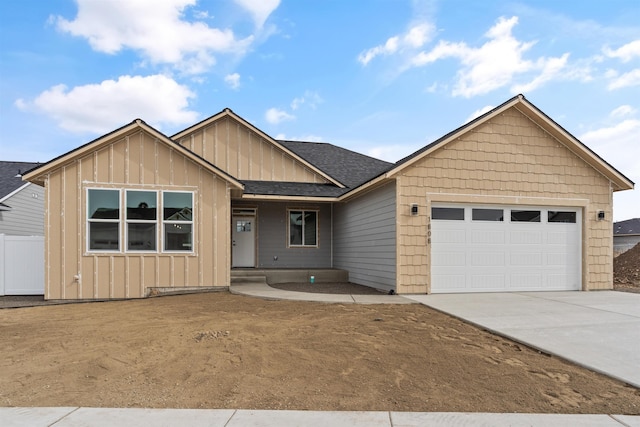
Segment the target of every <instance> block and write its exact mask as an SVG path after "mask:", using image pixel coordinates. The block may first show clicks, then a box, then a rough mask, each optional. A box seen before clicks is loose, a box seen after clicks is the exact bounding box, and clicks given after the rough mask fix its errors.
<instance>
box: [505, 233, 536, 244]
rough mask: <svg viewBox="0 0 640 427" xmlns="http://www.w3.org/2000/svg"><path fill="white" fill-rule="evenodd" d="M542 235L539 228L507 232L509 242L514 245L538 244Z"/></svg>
mask: <svg viewBox="0 0 640 427" xmlns="http://www.w3.org/2000/svg"><path fill="white" fill-rule="evenodd" d="M542 238H543V236H542V235H541V234H540V230H526V231H523V230H517V229H516V230H513V231H510V232H509V243H511V244H514V245H539V244H541V243H542Z"/></svg>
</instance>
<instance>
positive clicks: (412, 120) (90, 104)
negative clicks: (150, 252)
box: [0, 0, 640, 220]
mask: <svg viewBox="0 0 640 427" xmlns="http://www.w3.org/2000/svg"><path fill="white" fill-rule="evenodd" d="M0 43H1V44H0V128H1V129H2V132H1V133H0V158H1V159H2V160H24V161H40V162H44V161H48V160H50V159H51V158H54V157H56V156H58V155H60V154H63V153H65V152H67V151H69V150H71V149H73V148H75V147H77V146H79V145H81V144H83V143H85V142H87V141H90V140H92V139H94V138H96V137H97V136H100V135H102V134H104V133H107V132H109V131H111V130H113V129H115V128H117V127H119V126H122V125H124V124H126V123H129V122H131V121H132V120H133V119H135V118H142V119H143V120H145V121H146V122H147V123H149V124H151V125H152V126H154V127H156V128H157V129H159V130H161V131H162V132H164V133H165V134H168V135H172V134H173V133H175V132H177V131H179V130H181V129H183V128H185V127H187V126H188V125H191V124H193V123H195V122H196V121H198V120H201V119H203V118H206V117H208V116H211V115H213V114H215V113H217V112H219V111H221V110H222V109H224V108H226V107H229V108H231V109H232V110H233V111H234V112H236V113H237V114H239V115H240V116H242V117H244V118H245V119H247V120H248V121H250V122H251V123H253V124H254V125H256V126H257V127H258V128H260V129H262V130H263V131H265V132H266V133H268V134H270V135H272V136H274V137H276V138H282V139H285V138H286V139H299V140H308V141H325V142H331V143H333V144H337V145H340V146H343V147H345V148H349V149H352V150H355V151H359V152H362V153H365V154H369V155H372V156H374V157H379V158H382V159H384V160H388V161H395V160H398V159H400V158H402V157H404V156H405V155H407V154H409V153H411V152H413V151H415V150H417V149H418V148H420V147H422V146H424V145H426V144H428V143H429V142H431V141H433V140H435V139H437V138H439V137H440V136H442V135H444V134H445V133H448V132H449V131H451V130H453V129H455V128H457V127H459V126H461V125H462V124H464V123H465V122H467V121H468V120H470V119H472V118H474V117H476V116H477V115H479V114H481V113H482V112H485V111H487V110H488V109H490V108H491V107H494V106H497V105H499V104H501V103H502V102H504V101H506V100H507V99H509V98H511V97H512V96H514V95H515V94H518V93H523V94H524V95H525V96H526V97H527V99H529V100H530V101H531V102H533V103H534V104H535V105H536V106H538V107H539V108H540V109H542V110H543V111H544V112H545V113H547V114H548V115H549V116H551V117H552V118H553V119H554V120H556V121H557V122H558V123H559V124H560V125H561V126H563V127H564V128H565V129H567V130H568V131H569V132H571V133H572V134H573V135H574V136H576V137H578V138H579V139H580V140H581V141H583V142H584V143H585V144H587V145H588V146H589V147H590V148H591V149H592V150H594V151H595V152H596V153H597V154H599V155H600V156H602V157H603V158H604V159H605V160H607V161H608V162H609V163H611V164H612V165H613V166H614V167H616V168H617V169H618V170H619V171H620V172H622V173H623V174H625V175H626V176H627V177H628V178H630V179H631V180H633V181H634V182H636V183H639V182H640V148H639V147H640V2H638V1H637V0H627V1H620V0H608V1H606V2H605V1H601V0H582V1H579V2H578V1H543V0H540V1H533V0H530V1H502V0H494V1H490V2H479V1H472V0H464V1H463V0H446V1H445V0H442V1H436V0H432V1H400V0H367V1H365V0H362V1H343V0H323V1H311V0H283V1H279V0H235V1H231V0H229V1H214V0H201V1H196V0H163V1H157V0H113V1H101V0H76V1H71V0H69V1H66V0H56V1H40V0H22V1H3V2H0ZM634 217H640V191H639V190H633V191H625V192H620V193H616V194H615V196H614V219H615V220H624V219H629V218H634Z"/></svg>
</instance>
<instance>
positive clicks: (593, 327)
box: [405, 291, 640, 388]
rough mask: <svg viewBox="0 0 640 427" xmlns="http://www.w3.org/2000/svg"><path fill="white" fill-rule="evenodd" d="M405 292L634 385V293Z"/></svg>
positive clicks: (637, 350)
mask: <svg viewBox="0 0 640 427" xmlns="http://www.w3.org/2000/svg"><path fill="white" fill-rule="evenodd" d="M405 297H406V298H410V299H412V300H414V301H417V302H420V303H422V304H425V305H427V306H429V307H432V308H435V309H437V310H440V311H443V312H445V313H448V314H451V315H453V316H455V317H459V318H461V319H464V320H466V321H468V322H471V323H473V324H475V325H478V326H480V327H482V328H485V329H487V330H489V331H492V332H495V333H497V334H499V335H503V336H505V337H508V338H511V339H513V340H515V341H519V342H521V343H524V344H527V345H529V346H531V347H534V348H537V349H539V350H541V351H544V352H546V353H550V354H554V355H557V356H560V357H562V358H564V359H567V360H570V361H572V362H574V363H577V364H579V365H582V366H585V367H587V368H589V369H591V370H594V371H598V372H601V373H603V374H606V375H608V376H611V377H613V378H617V379H619V380H621V381H624V382H626V383H628V384H631V385H634V386H635V387H639V388H640V294H632V293H626V292H615V291H594V292H518V293H478V294H440V295H405Z"/></svg>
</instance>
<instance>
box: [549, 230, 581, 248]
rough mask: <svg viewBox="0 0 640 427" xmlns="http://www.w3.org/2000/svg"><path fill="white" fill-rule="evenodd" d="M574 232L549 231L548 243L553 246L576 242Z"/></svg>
mask: <svg viewBox="0 0 640 427" xmlns="http://www.w3.org/2000/svg"><path fill="white" fill-rule="evenodd" d="M575 234H576V233H575V229H574V230H567V231H549V232H547V243H549V244H551V245H567V244H573V243H574V242H575V238H574V237H573V236H574V235H575Z"/></svg>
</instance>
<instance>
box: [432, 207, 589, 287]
mask: <svg viewBox="0 0 640 427" xmlns="http://www.w3.org/2000/svg"><path fill="white" fill-rule="evenodd" d="M581 224H582V217H581V211H580V210H579V209H575V208H557V207H554V208H545V207H540V208H538V207H523V206H519V207H517V206H495V205H487V206H480V205H473V206H471V205H434V206H433V207H432V210H431V291H432V292H433V293H452V292H509V291H511V292H514V291H559V290H579V289H580V288H581V286H580V285H581V272H580V264H581V258H582V257H581V232H580V230H581Z"/></svg>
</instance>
